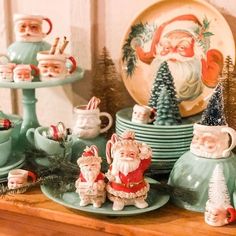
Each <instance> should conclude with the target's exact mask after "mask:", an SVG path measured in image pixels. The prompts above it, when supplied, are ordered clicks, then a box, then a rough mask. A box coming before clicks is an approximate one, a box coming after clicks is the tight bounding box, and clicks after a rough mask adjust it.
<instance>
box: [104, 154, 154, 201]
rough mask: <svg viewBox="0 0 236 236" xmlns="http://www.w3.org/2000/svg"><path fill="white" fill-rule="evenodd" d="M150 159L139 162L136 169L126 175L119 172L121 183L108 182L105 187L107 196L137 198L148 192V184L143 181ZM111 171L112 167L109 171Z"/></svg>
mask: <svg viewBox="0 0 236 236" xmlns="http://www.w3.org/2000/svg"><path fill="white" fill-rule="evenodd" d="M150 163H151V158H148V159H143V160H141V161H140V164H139V166H138V168H137V169H136V170H134V171H131V172H129V173H128V174H127V175H125V174H123V173H122V172H119V173H118V175H119V178H120V181H121V183H117V182H115V181H110V182H109V183H108V185H107V191H108V193H109V194H111V195H113V196H115V197H120V198H128V199H131V198H137V197H142V196H145V195H146V194H147V192H148V190H149V184H148V183H147V182H146V181H145V179H144V171H145V170H146V169H147V168H148V167H149V165H150ZM110 170H111V171H112V166H111V169H110Z"/></svg>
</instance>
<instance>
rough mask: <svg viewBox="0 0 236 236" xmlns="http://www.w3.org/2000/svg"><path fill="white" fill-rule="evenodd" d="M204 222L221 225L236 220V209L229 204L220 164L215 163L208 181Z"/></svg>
mask: <svg viewBox="0 0 236 236" xmlns="http://www.w3.org/2000/svg"><path fill="white" fill-rule="evenodd" d="M208 198H209V199H208V201H207V203H206V210H205V222H206V223H207V224H209V225H211V226H223V225H226V224H229V223H232V222H234V221H236V210H235V209H234V208H233V207H232V206H231V203H230V196H229V192H228V188H227V185H226V182H225V177H224V173H223V169H222V167H221V165H219V164H217V165H216V167H215V169H214V171H213V174H212V177H211V179H210V183H209V193H208Z"/></svg>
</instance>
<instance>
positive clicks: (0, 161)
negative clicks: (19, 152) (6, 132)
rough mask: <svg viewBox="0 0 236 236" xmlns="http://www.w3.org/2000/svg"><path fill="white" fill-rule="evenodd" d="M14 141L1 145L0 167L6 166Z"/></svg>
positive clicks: (9, 140)
mask: <svg viewBox="0 0 236 236" xmlns="http://www.w3.org/2000/svg"><path fill="white" fill-rule="evenodd" d="M11 147H12V140H11V138H9V139H8V140H7V141H6V142H3V143H0V167H2V166H4V165H5V164H6V163H7V161H8V159H9V157H10V155H11Z"/></svg>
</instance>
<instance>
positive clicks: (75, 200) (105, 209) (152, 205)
mask: <svg viewBox="0 0 236 236" xmlns="http://www.w3.org/2000/svg"><path fill="white" fill-rule="evenodd" d="M147 180H148V182H149V183H157V181H155V180H154V179H151V178H147ZM41 190H42V192H43V194H45V195H46V196H47V197H48V198H49V199H51V200H52V201H54V202H57V203H59V204H61V205H63V206H66V207H69V208H72V209H76V210H80V211H85V212H88V213H94V214H100V215H106V216H131V215H138V214H142V213H146V212H149V211H153V210H156V209H158V208H160V207H162V206H164V205H165V204H166V203H167V202H168V201H169V195H167V194H162V193H159V192H158V191H157V190H155V189H154V188H150V191H149V193H148V197H147V202H148V204H149V206H148V207H147V208H144V209H138V208H136V207H134V206H126V207H125V208H124V209H123V210H122V211H113V210H112V203H111V202H110V201H108V200H107V202H106V203H105V204H103V206H102V207H101V208H94V207H93V206H92V205H89V206H86V207H81V206H80V205H79V203H80V198H79V195H78V194H77V193H75V192H67V193H64V194H61V195H60V196H58V197H55V196H54V194H53V190H52V189H50V188H49V187H47V186H45V185H42V186H41Z"/></svg>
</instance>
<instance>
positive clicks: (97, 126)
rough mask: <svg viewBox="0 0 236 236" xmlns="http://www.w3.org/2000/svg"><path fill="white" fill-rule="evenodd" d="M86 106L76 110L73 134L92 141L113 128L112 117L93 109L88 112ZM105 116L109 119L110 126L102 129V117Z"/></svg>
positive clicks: (78, 107)
mask: <svg viewBox="0 0 236 236" xmlns="http://www.w3.org/2000/svg"><path fill="white" fill-rule="evenodd" d="M85 108H86V105H81V106H77V107H75V108H74V127H73V129H72V132H73V134H74V135H76V136H77V137H79V138H84V139H90V138H95V137H97V136H98V135H99V134H101V133H104V132H106V131H107V130H109V129H110V128H111V126H112V117H111V115H110V114H108V113H107V112H100V110H99V109H98V108H97V109H92V110H86V109H85ZM102 116H105V117H107V119H108V125H107V126H106V127H104V128H101V119H100V117H102Z"/></svg>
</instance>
